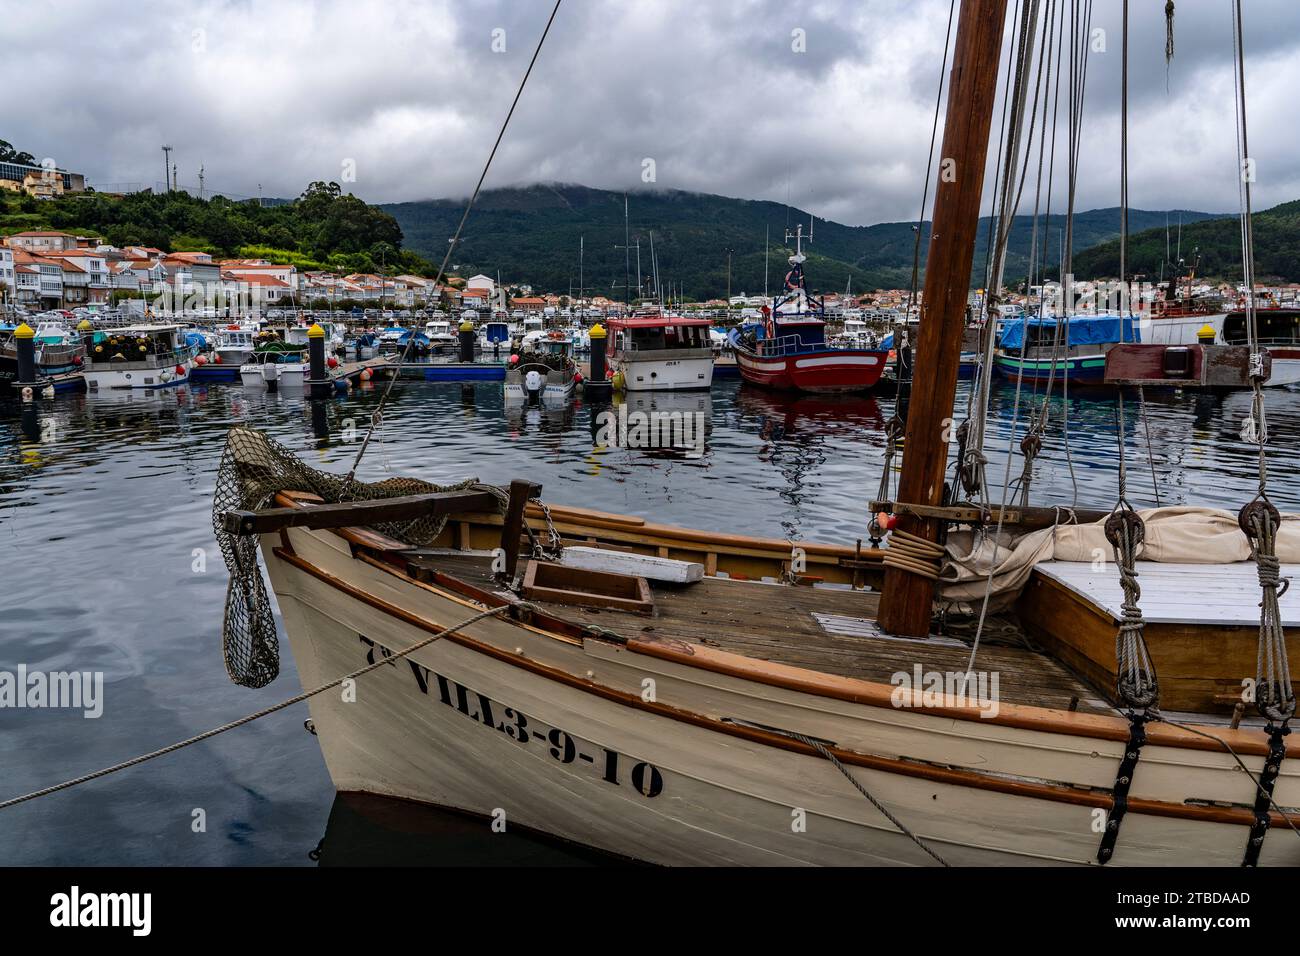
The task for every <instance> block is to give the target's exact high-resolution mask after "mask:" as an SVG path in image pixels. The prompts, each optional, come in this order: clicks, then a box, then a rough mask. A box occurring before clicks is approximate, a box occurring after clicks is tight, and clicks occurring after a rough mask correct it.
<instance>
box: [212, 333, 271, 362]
mask: <svg viewBox="0 0 1300 956" xmlns="http://www.w3.org/2000/svg"><path fill="white" fill-rule="evenodd" d="M259 331H260V329H259V327H258V326H257V325H255V324H249V325H228V326H226V327H225V328H223V329H218V330H217V341H216V345H215V347H214V348H213V356H214V359H215V360H216V361H218V362H219V363H220V364H222V365H230V366H235V367H238V366H240V365H243V364H244V363H245V362H246V361H248V358H249V356H251V355H252V354H253V349H254V348H255V347H256V346H257V342H256V341H255V339H256V338H257V334H258V332H259Z"/></svg>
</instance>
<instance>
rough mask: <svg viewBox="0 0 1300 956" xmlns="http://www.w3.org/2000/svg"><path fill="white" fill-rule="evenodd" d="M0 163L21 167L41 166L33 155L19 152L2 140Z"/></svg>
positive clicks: (0, 141)
mask: <svg viewBox="0 0 1300 956" xmlns="http://www.w3.org/2000/svg"><path fill="white" fill-rule="evenodd" d="M0 163H18V164H19V165H20V166H37V165H40V164H39V163H37V162H36V157H35V156H33V155H32V154H31V153H22V152H19V151H18V150H16V149H14V148H13V146H11V145H10V144H9V143H7V142H5V141H4V140H2V139H0Z"/></svg>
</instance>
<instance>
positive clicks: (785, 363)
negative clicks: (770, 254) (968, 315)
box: [729, 223, 889, 392]
mask: <svg viewBox="0 0 1300 956" xmlns="http://www.w3.org/2000/svg"><path fill="white" fill-rule="evenodd" d="M795 242H796V245H795V250H796V251H795V254H794V255H793V256H790V258H789V262H790V271H789V272H788V273H787V274H786V279H785V293H784V295H782V296H780V297H778V298H776V299H774V300H773V301H772V305H771V306H770V307H769V306H764V307H763V314H764V321H763V322H762V323H758V324H751V325H746V326H740V327H738V328H736V329H733V330H732V332H731V333H730V336H729V338H730V342H731V346H732V349H733V350H734V351H735V354H736V363H737V365H739V367H740V375H741V377H742V378H743V379H744V380H745V381H747V382H750V383H752V384H754V385H761V386H763V387H765V388H777V389H785V390H793V391H803V392H861V391H867V390H868V389H871V388H873V387H875V385H876V384H877V383H878V382H879V381H880V376H881V374H882V373H883V372H884V370H885V362H886V359H887V358H888V354H889V353H888V352H887V351H884V350H881V349H878V348H862V347H857V348H837V347H835V346H833V345H831V344H830V343H829V342H828V341H827V340H826V315H825V313H826V310H825V307H824V306H823V305H822V303H821V302H820V301H819V300H815V299H813V298H812V297H811V296H809V294H808V291H807V288H806V287H805V280H804V272H803V264H804V261H805V260H806V259H807V257H806V256H805V255H804V253H803V225H802V223H801V224H800V225H799V227H798V229H797V231H796V233H795Z"/></svg>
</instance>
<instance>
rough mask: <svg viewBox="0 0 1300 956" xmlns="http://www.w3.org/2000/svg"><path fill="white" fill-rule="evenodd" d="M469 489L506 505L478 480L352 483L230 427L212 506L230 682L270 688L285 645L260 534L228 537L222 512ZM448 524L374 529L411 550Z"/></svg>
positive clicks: (429, 520) (440, 518) (441, 518)
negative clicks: (292, 497) (313, 499)
mask: <svg viewBox="0 0 1300 956" xmlns="http://www.w3.org/2000/svg"><path fill="white" fill-rule="evenodd" d="M464 489H479V490H484V491H490V492H492V493H493V494H495V495H496V496H497V497H498V499H500V500H501V501H502V502H504V501H505V500H506V496H505V494H504V492H502V491H501V490H500V489H498V488H495V487H493V486H490V485H482V484H480V483H479V482H478V479H476V478H471V479H468V480H466V481H462V482H460V483H459V484H455V485H435V484H433V483H432V482H428V481H420V480H419V479H415V478H388V479H385V480H384V481H379V482H361V481H355V480H353V481H352V482H348V481H347V479H346V478H345V477H344V476H343V475H334V474H330V473H329V472H324V471H320V470H318V469H316V468H311V467H309V466H308V465H305V464H303V462H302V461H301V460H300V459H299V458H298V457H297V456H296V455H295V454H294V453H293V452H292V451H290V450H289V449H288V448H286V447H285V446H284V445H281V444H280V443H279V442H277V441H276V440H275V439H273V438H271V437H269V436H268V435H266V434H264V433H263V432H260V431H258V430H256V429H253V428H245V427H234V428H231V429H230V431H229V432H228V433H227V435H226V447H225V450H224V451H223V452H222V455H221V467H220V469H219V470H218V472H217V489H216V493H215V495H214V497H213V502H212V527H213V530H214V531H215V532H216V535H217V543H218V544H219V545H220V547H221V555H222V557H223V558H224V559H225V561H226V568H227V569H228V570H229V572H230V580H229V582H228V583H227V585H226V613H225V619H224V621H223V623H222V634H221V637H222V647H223V651H224V654H225V659H226V673H227V674H229V675H230V679H231V680H232V681H234V682H235V683H236V684H240V685H242V686H244V687H265V686H266V685H267V684H269V683H270V682H271V681H273V680H275V678H276V676H277V675H278V674H279V673H280V645H279V641H278V640H277V638H276V633H275V616H274V613H273V611H272V608H271V601H270V597H269V595H268V594H267V591H266V582H265V579H264V578H263V576H262V572H261V569H260V568H259V566H258V562H257V537H256V536H255V535H234V534H230V533H229V532H227V531H226V530H225V528H224V527H223V526H222V515H224V514H225V513H226V512H227V511H234V510H244V511H256V510H259V509H261V508H265V507H267V506H268V505H269V504H271V502H272V501H273V499H274V498H275V496H276V495H277V494H279V493H280V492H284V491H301V492H309V493H311V494H314V495H318V496H319V497H320V498H322V499H324V500H325V501H326V502H331V503H332V502H339V501H373V500H376V499H379V498H396V497H400V496H402V495H420V494H431V493H435V492H440V491H461V490H464ZM446 523H447V517H446V516H445V515H430V516H425V517H421V518H416V519H414V520H410V521H400V522H392V523H387V524H376V525H374V528H375V530H376V531H379V532H381V533H382V534H385V535H387V536H388V537H390V538H393V539H395V540H397V541H401V542H403V543H405V544H409V545H411V546H412V547H423V546H426V545H428V544H430V543H431V542H432V541H433V540H434V539H435V538H436V537H438V535H439V534H440V533H441V532H442V529H443V527H444V526H445V525H446Z"/></svg>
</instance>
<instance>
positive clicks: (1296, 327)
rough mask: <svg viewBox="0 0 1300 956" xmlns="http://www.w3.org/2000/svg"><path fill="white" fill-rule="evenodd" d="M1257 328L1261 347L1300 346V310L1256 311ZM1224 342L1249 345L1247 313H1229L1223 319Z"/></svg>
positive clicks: (1240, 311)
mask: <svg viewBox="0 0 1300 956" xmlns="http://www.w3.org/2000/svg"><path fill="white" fill-rule="evenodd" d="M1255 326H1256V328H1257V329H1258V332H1257V333H1256V335H1257V340H1258V342H1259V344H1260V345H1263V346H1269V345H1300V309H1256V310H1255ZM1223 341H1224V342H1225V343H1226V344H1228V345H1248V344H1250V343H1249V338H1248V336H1247V325H1246V312H1245V310H1244V309H1241V310H1237V311H1234V312H1229V313H1228V314H1227V315H1226V316H1224V319H1223Z"/></svg>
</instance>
